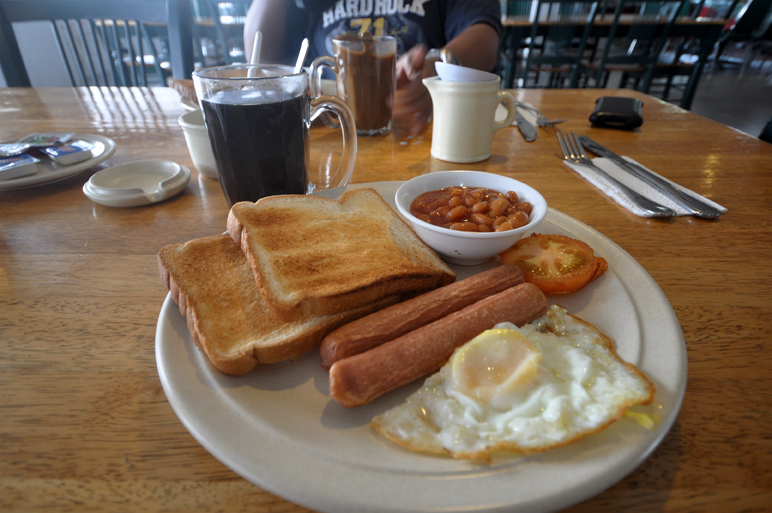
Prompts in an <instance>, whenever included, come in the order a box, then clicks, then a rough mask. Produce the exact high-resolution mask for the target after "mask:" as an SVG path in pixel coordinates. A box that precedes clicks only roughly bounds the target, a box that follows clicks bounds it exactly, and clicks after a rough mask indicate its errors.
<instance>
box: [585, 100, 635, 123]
mask: <svg viewBox="0 0 772 513" xmlns="http://www.w3.org/2000/svg"><path fill="white" fill-rule="evenodd" d="M642 108H643V102H642V101H641V100H639V99H637V98H625V97H621V96H603V97H601V98H598V99H597V101H596V102H595V110H594V111H593V112H592V114H590V122H591V123H592V124H593V125H596V126H602V127H606V128H623V129H627V130H630V129H632V128H637V127H639V126H641V125H642V124H643V115H642V114H641V109H642Z"/></svg>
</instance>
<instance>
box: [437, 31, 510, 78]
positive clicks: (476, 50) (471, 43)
mask: <svg viewBox="0 0 772 513" xmlns="http://www.w3.org/2000/svg"><path fill="white" fill-rule="evenodd" d="M499 39H500V38H499V33H498V32H497V31H496V29H494V28H493V27H491V26H490V25H488V24H487V23H477V24H475V25H472V26H471V27H468V28H466V29H465V30H464V31H463V32H461V33H460V34H459V35H458V36H456V37H455V38H453V39H452V40H451V41H449V42H448V44H446V45H445V47H444V48H446V49H448V50H450V51H451V52H453V53H454V54H456V56H457V57H458V59H459V60H460V61H461V64H462V65H464V66H466V67H467V68H475V69H479V70H482V71H491V70H492V69H493V67H494V66H496V63H497V62H498V59H499V44H500V40H499ZM432 67H433V66H432Z"/></svg>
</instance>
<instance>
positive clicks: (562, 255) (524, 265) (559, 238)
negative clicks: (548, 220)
mask: <svg viewBox="0 0 772 513" xmlns="http://www.w3.org/2000/svg"><path fill="white" fill-rule="evenodd" d="M501 260H502V261H503V262H504V263H505V264H513V265H516V266H518V267H519V268H520V269H522V270H523V274H524V275H525V281H527V282H530V283H533V284H534V285H536V286H537V287H539V288H540V289H541V291H542V292H544V293H545V294H568V293H569V292H574V291H577V290H579V289H581V288H582V287H584V286H585V285H587V284H588V283H589V282H591V281H592V280H594V279H595V278H597V277H598V276H600V275H601V274H603V272H604V271H605V270H606V269H608V263H607V262H606V260H604V259H603V258H601V257H597V256H595V252H594V251H593V250H592V248H591V247H590V246H588V245H587V244H585V243H584V242H582V241H579V240H576V239H572V238H571V237H566V236H565V235H542V234H536V233H534V234H533V235H531V236H530V237H526V238H524V239H520V240H519V241H517V243H516V244H515V245H514V246H512V247H511V248H509V249H508V250H506V251H505V252H503V253H502V254H501Z"/></svg>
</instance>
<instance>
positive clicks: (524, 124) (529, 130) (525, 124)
mask: <svg viewBox="0 0 772 513" xmlns="http://www.w3.org/2000/svg"><path fill="white" fill-rule="evenodd" d="M515 121H517V128H519V129H520V133H521V134H523V139H525V141H526V142H532V141H535V140H536V127H535V126H533V124H532V123H531V122H530V121H528V120H527V119H525V117H523V115H522V114H520V109H518V110H517V114H515Z"/></svg>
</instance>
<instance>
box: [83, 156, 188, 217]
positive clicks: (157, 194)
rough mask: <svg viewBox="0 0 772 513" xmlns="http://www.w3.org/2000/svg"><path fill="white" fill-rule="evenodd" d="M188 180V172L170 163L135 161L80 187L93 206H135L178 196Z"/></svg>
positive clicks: (101, 174)
mask: <svg viewBox="0 0 772 513" xmlns="http://www.w3.org/2000/svg"><path fill="white" fill-rule="evenodd" d="M189 181H190V170H189V169H188V168H186V167H185V166H181V165H179V164H177V163H176V162H172V161H170V160H138V161H136V162H128V163H126V164H120V165H118V166H114V167H109V168H107V169H103V170H102V171H99V172H98V173H96V174H94V176H92V177H91V178H90V179H89V181H88V182H86V184H85V185H84V186H83V192H84V193H85V194H86V196H88V197H89V198H90V199H91V200H92V201H94V202H95V203H99V204H100V205H106V206H108V207H137V206H140V205H149V204H150V203H157V202H159V201H163V200H165V199H167V198H171V197H172V196H174V195H176V194H179V193H180V192H182V190H183V189H184V188H185V186H186V185H188V182H189Z"/></svg>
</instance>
